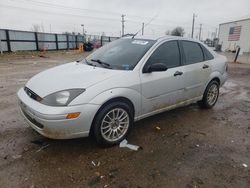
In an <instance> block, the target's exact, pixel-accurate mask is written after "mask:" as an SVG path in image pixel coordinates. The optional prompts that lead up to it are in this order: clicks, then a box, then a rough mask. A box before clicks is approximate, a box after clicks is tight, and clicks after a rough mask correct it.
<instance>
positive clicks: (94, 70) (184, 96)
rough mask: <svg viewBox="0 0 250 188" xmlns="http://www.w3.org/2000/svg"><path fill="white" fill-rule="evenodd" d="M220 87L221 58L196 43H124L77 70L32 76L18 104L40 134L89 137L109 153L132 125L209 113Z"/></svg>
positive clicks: (131, 39) (93, 56) (97, 54)
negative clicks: (169, 114) (196, 107)
mask: <svg viewBox="0 0 250 188" xmlns="http://www.w3.org/2000/svg"><path fill="white" fill-rule="evenodd" d="M51 75H53V79H51ZM226 79H227V64H226V58H225V57H223V56H221V55H218V54H216V53H215V52H213V51H210V50H209V49H207V48H206V47H205V46H204V45H203V44H202V43H200V42H197V41H194V40H190V39H185V38H181V37H173V36H165V37H144V36H137V37H125V38H122V39H119V40H116V41H114V42H112V43H110V44H108V45H105V46H104V47H102V48H100V49H99V50H96V51H95V52H94V53H92V54H91V55H89V56H88V57H87V58H86V59H84V60H83V61H82V62H81V63H76V62H73V63H69V64H65V65H62V66H58V67H55V68H52V69H49V70H47V71H45V72H42V73H40V74H38V75H36V76H34V77H33V78H32V79H31V80H29V81H28V83H27V84H26V86H25V88H21V89H20V90H19V92H18V97H19V99H20V107H21V109H22V112H23V114H24V116H25V117H26V118H27V119H28V121H29V123H30V125H31V126H32V127H33V128H34V129H35V130H36V131H38V132H39V133H40V134H42V135H44V136H47V137H50V138H56V139H64V138H76V137H84V136H88V135H89V133H91V134H92V135H93V136H94V138H95V140H96V141H97V143H98V144H101V145H104V146H107V145H108V146H109V145H114V144H117V143H119V142H120V141H121V140H123V139H124V138H125V137H126V136H127V134H128V133H129V130H130V129H131V128H132V126H133V122H134V121H137V120H140V119H143V118H145V117H148V116H151V115H154V114H157V113H160V112H163V111H166V110H170V109H173V108H177V107H179V106H183V105H188V104H190V103H194V102H197V101H199V104H200V105H201V106H203V107H205V108H211V107H213V106H214V105H215V103H216V101H217V99H218V96H219V87H220V86H222V85H223V84H224V83H225V81H226Z"/></svg>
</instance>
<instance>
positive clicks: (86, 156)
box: [0, 52, 250, 188]
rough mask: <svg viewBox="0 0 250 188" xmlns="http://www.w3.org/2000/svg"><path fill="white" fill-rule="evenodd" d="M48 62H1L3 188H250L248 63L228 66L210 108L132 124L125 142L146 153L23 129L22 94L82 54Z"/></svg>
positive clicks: (15, 58)
mask: <svg viewBox="0 0 250 188" xmlns="http://www.w3.org/2000/svg"><path fill="white" fill-rule="evenodd" d="M45 56H46V57H39V53H27V54H24V55H23V54H17V55H4V56H0V187H1V188H7V187H18V188H19V187H21V188H26V187H27V188H34V187H39V188H40V187H41V188H42V187H53V188H55V187H108V188H111V187H118V188H142V187H148V188H153V187H167V188H170V187H180V188H182V187H184V188H191V187H209V188H211V187H215V188H220V187H237V188H238V187H240V188H249V187H250V65H249V64H230V66H229V72H230V78H229V80H228V82H227V83H226V84H225V86H224V87H223V88H221V90H220V91H221V95H220V97H219V100H218V103H217V105H216V106H215V107H214V108H213V109H211V110H202V109H200V108H199V107H198V106H197V105H196V104H194V105H190V106H187V107H183V108H179V109H176V110H173V111H170V112H166V113H162V114H159V115H156V116H154V117H150V118H147V119H144V120H142V121H139V122H137V123H135V127H134V129H133V131H132V133H131V134H130V135H129V137H128V141H129V143H132V144H136V145H139V146H141V147H142V149H141V150H139V151H131V150H128V149H125V148H119V147H118V146H117V147H113V148H109V149H101V148H98V147H96V146H95V144H94V142H93V141H92V140H91V139H89V138H82V139H74V140H50V139H46V138H44V137H42V136H40V135H38V134H37V133H36V132H35V131H33V130H32V129H31V128H30V127H28V126H27V125H26V123H25V121H24V119H23V118H22V117H21V115H20V114H19V111H18V106H17V99H16V92H17V90H18V89H19V88H20V87H22V86H23V85H24V84H25V82H26V81H27V79H29V78H30V77H31V76H33V75H34V74H36V73H38V72H40V71H41V70H44V69H47V68H49V67H53V66H55V65H58V64H62V63H65V62H69V61H73V60H77V59H79V58H80V57H81V56H82V55H81V54H77V53H75V52H60V53H49V54H46V55H45ZM52 78H53V75H52ZM157 126H158V127H160V130H158V129H156V127H157ZM92 161H93V162H94V163H95V164H98V163H99V164H100V165H99V166H98V165H96V166H94V165H93V164H92Z"/></svg>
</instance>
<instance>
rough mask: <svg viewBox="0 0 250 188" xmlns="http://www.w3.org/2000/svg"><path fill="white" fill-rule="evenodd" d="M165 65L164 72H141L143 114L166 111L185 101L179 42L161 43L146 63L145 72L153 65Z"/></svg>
mask: <svg viewBox="0 0 250 188" xmlns="http://www.w3.org/2000/svg"><path fill="white" fill-rule="evenodd" d="M157 63H160V64H165V65H166V67H167V68H168V69H167V70H166V71H162V72H150V73H143V72H144V71H141V73H140V78H141V93H142V114H147V113H150V112H153V111H158V110H160V109H164V108H166V107H168V106H171V105H173V104H176V103H178V102H181V101H182V100H183V89H184V67H183V66H181V57H180V50H179V44H178V41H167V42H164V43H161V44H160V45H159V46H158V47H157V48H156V50H155V51H154V52H153V53H152V55H151V56H150V58H149V59H148V60H147V62H146V63H145V65H144V67H143V70H145V69H147V68H148V67H149V66H150V65H152V64H157Z"/></svg>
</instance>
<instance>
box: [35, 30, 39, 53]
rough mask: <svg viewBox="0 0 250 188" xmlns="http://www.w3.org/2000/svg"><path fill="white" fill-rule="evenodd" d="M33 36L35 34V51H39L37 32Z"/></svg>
mask: <svg viewBox="0 0 250 188" xmlns="http://www.w3.org/2000/svg"><path fill="white" fill-rule="evenodd" d="M34 34H35V42H36V51H39V45H38V35H37V32H34Z"/></svg>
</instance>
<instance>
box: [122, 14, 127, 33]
mask: <svg viewBox="0 0 250 188" xmlns="http://www.w3.org/2000/svg"><path fill="white" fill-rule="evenodd" d="M125 16H126V15H124V14H122V36H123V35H124V22H125V20H124V17H125Z"/></svg>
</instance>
